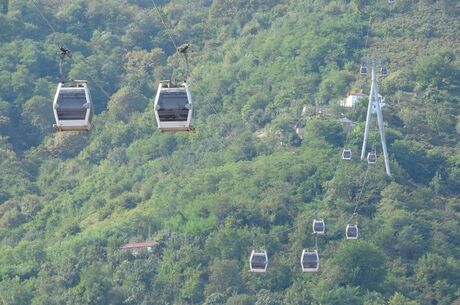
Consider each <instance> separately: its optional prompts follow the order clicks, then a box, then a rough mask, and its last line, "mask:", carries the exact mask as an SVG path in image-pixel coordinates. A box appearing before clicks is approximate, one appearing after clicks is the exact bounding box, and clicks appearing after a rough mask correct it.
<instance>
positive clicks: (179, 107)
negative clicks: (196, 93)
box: [158, 89, 189, 121]
mask: <svg viewBox="0 0 460 305" xmlns="http://www.w3.org/2000/svg"><path fill="white" fill-rule="evenodd" d="M187 104H188V98H187V92H186V91H185V89H184V90H183V91H179V92H167V91H165V92H161V93H160V97H159V99H158V105H159V106H160V109H159V110H158V115H159V117H160V120H161V121H187V118H188V113H189V110H188V109H187V108H186V107H185V106H186V105H187Z"/></svg>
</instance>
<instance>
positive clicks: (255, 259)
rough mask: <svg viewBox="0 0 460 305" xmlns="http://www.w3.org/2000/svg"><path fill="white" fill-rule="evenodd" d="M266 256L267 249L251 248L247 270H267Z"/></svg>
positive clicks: (261, 271) (263, 271) (258, 271)
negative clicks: (257, 249)
mask: <svg viewBox="0 0 460 305" xmlns="http://www.w3.org/2000/svg"><path fill="white" fill-rule="evenodd" d="M267 266H268V256H267V251H256V250H252V252H251V256H250V257H249V271H251V272H256V273H265V272H267Z"/></svg>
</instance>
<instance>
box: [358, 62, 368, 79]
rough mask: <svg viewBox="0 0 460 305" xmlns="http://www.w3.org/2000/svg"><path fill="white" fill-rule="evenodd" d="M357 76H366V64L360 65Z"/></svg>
mask: <svg viewBox="0 0 460 305" xmlns="http://www.w3.org/2000/svg"><path fill="white" fill-rule="evenodd" d="M359 74H361V75H363V76H364V75H367V65H366V64H364V63H363V64H361V67H360V68H359Z"/></svg>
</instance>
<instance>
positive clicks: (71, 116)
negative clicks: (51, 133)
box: [53, 81, 93, 131]
mask: <svg viewBox="0 0 460 305" xmlns="http://www.w3.org/2000/svg"><path fill="white" fill-rule="evenodd" d="M53 113H54V119H55V122H56V123H55V124H54V129H55V130H57V131H89V130H90V129H91V120H92V116H93V105H92V101H91V95H90V93H89V89H88V86H87V84H86V81H75V85H73V86H65V85H64V84H63V83H59V85H58V88H57V90H56V95H55V96H54V101H53Z"/></svg>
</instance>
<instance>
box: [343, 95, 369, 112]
mask: <svg viewBox="0 0 460 305" xmlns="http://www.w3.org/2000/svg"><path fill="white" fill-rule="evenodd" d="M364 96H365V95H364V93H362V92H358V93H353V94H350V95H349V96H347V98H346V99H343V100H341V101H340V106H343V107H349V108H351V107H353V106H354V105H355V104H356V103H357V102H358V101H359V100H360V99H361V98H363V97H364Z"/></svg>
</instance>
